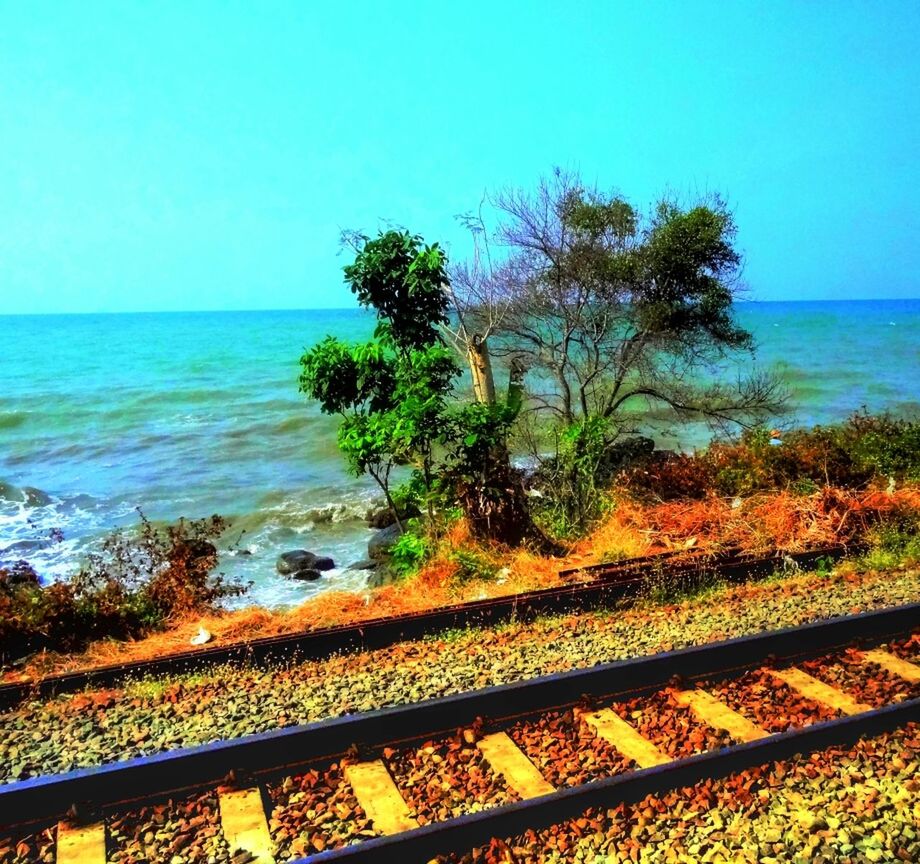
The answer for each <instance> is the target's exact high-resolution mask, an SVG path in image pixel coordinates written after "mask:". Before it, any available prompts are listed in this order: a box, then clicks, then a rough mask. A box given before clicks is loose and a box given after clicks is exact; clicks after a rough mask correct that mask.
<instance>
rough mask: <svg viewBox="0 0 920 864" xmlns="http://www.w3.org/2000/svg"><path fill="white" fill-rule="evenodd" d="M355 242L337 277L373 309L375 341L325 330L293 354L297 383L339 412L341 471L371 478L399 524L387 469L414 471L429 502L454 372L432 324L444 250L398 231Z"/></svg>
mask: <svg viewBox="0 0 920 864" xmlns="http://www.w3.org/2000/svg"><path fill="white" fill-rule="evenodd" d="M356 245H357V249H356V256H355V260H354V262H353V263H352V264H349V265H348V266H346V267H345V268H344V272H345V281H346V282H347V283H348V284H349V286H350V287H351V290H352V291H353V292H354V294H355V296H356V297H357V298H358V302H359V303H360V304H361V305H362V306H365V307H371V308H373V309H374V310H375V312H376V313H377V327H376V329H375V331H374V337H375V338H374V339H373V340H371V341H369V342H366V343H362V344H349V343H346V342H343V341H341V340H339V339H336V338H335V337H332V336H328V337H326V339H324V340H323V341H322V342H320V343H319V344H318V345H315V346H314V347H313V348H311V349H310V350H308V351H307V352H306V353H305V354H304V355H303V357H302V358H301V375H300V389H301V391H302V392H303V393H305V394H307V395H308V396H309V397H310V398H312V399H316V400H317V401H318V402H319V403H320V408H321V410H322V411H323V412H324V413H326V414H339V415H340V416H341V418H342V422H341V423H340V425H339V433H338V442H339V447H340V449H341V450H342V452H343V453H344V455H345V457H346V459H347V461H348V465H349V468H350V469H351V470H352V471H353V472H354V473H355V474H356V475H359V476H360V475H362V474H368V475H370V476H371V477H372V478H373V479H374V480H375V481H376V482H377V484H378V485H379V486H380V488H381V490H382V491H383V493H384V495H385V497H386V499H387V503H388V504H389V506H390V508H391V509H392V511H393V515H394V517H395V518H396V520H397V522H398V523H399V524H400V527H402V523H401V521H400V514H399V512H398V508H397V507H396V503H395V502H394V500H393V495H392V491H391V488H390V478H391V472H392V470H393V468H394V467H395V466H396V465H411V466H413V467H414V468H415V469H417V470H418V471H419V473H420V475H421V477H422V479H423V482H424V487H425V489H426V491H427V493H428V494H427V497H428V499H429V508H430V506H431V505H430V499H431V492H432V489H433V486H434V483H435V472H434V465H435V459H436V447H437V445H438V443H439V442H440V441H441V440H443V438H444V435H445V433H446V432H447V430H448V420H447V411H446V409H447V402H446V398H447V395H448V394H449V393H450V391H451V387H452V383H453V380H454V378H455V377H456V376H457V375H458V374H459V369H458V367H457V365H456V363H455V362H454V359H453V356H452V354H451V353H450V351H449V350H448V349H447V347H446V346H445V345H444V342H443V340H442V338H441V335H440V331H439V329H438V328H439V325H440V324H441V323H442V322H444V321H445V320H446V308H447V304H446V298H445V295H444V292H443V290H442V288H441V285H442V282H443V281H444V280H446V278H447V277H446V273H445V270H444V267H445V257H444V254H443V252H442V251H441V249H440V248H439V247H438V245H437V244H433V245H431V246H428V245H425V244H424V243H423V242H422V239H421V238H420V237H418V236H417V235H413V234H410V233H409V232H407V231H395V230H391V231H387V232H385V233H382V234H380V235H379V236H378V237H377V238H375V239H373V240H372V239H370V238H368V237H364V236H360V235H359V236H358V237H357V238H356ZM430 512H431V511H430V509H429V513H430Z"/></svg>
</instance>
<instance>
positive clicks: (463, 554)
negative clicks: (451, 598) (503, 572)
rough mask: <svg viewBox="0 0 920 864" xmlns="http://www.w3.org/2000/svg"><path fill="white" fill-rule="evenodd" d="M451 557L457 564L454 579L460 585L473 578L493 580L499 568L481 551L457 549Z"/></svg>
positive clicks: (471, 580) (496, 576) (473, 579)
mask: <svg viewBox="0 0 920 864" xmlns="http://www.w3.org/2000/svg"><path fill="white" fill-rule="evenodd" d="M451 558H452V559H453V562H454V563H455V564H456V565H457V570H456V572H455V573H454V580H455V581H456V582H457V583H458V584H460V585H465V584H466V583H467V582H473V581H475V580H479V581H482V582H494V581H495V580H496V579H497V578H498V573H499V569H500V568H499V567H498V565H497V564H495V562H493V561H490V560H489V559H488V558H487V557H486V556H485V555H483V554H482V553H481V552H475V551H472V550H467V549H457V550H455V551H454V553H453V554H452V555H451Z"/></svg>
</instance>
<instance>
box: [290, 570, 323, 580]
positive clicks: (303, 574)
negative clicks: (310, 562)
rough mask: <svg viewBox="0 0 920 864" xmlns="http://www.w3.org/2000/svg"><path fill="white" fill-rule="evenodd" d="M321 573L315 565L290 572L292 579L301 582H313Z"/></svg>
mask: <svg viewBox="0 0 920 864" xmlns="http://www.w3.org/2000/svg"><path fill="white" fill-rule="evenodd" d="M322 575H323V574H322V573H320V572H319V570H317V569H316V568H315V567H305V568H304V569H303V570H298V571H297V572H296V573H292V574H291V578H292V579H299V580H301V581H303V582H315V581H316V580H317V579H319V578H320V577H321V576H322Z"/></svg>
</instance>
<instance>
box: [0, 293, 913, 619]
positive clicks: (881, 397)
mask: <svg viewBox="0 0 920 864" xmlns="http://www.w3.org/2000/svg"><path fill="white" fill-rule="evenodd" d="M738 318H739V321H740V323H741V324H742V325H743V326H745V327H747V328H748V329H750V330H751V331H752V332H753V333H754V335H755V338H756V339H757V342H758V345H759V350H758V354H757V365H758V366H760V367H763V368H767V369H775V370H777V371H779V372H780V373H781V374H782V376H783V377H784V378H785V379H786V381H787V382H788V384H789V386H790V388H791V390H792V393H793V398H794V407H795V409H796V420H797V421H798V422H801V423H806V424H811V423H825V422H832V421H836V420H841V419H843V418H845V417H846V416H847V415H849V414H850V413H852V412H853V411H854V410H856V409H859V408H861V407H866V408H867V409H868V410H871V411H878V410H883V409H891V410H894V411H899V412H906V413H920V300H900V301H840V302H801V303H742V304H739V306H738ZM372 329H373V319H372V318H371V317H370V316H369V315H368V314H367V313H366V312H363V311H360V310H338V311H327V310H322V311H318V310H306V311H271V312H208V313H155V314H131V315H61V316H55V315H47V316H0V333H2V334H3V346H4V347H3V350H2V352H0V561H3V560H15V559H18V558H26V559H28V560H30V561H32V562H33V563H34V564H35V566H36V568H37V569H38V570H39V572H40V574H41V575H42V576H43V577H46V578H54V577H55V576H58V575H61V574H64V573H67V572H69V571H70V570H72V569H74V567H75V566H76V564H77V562H78V561H79V558H80V556H81V555H83V554H85V552H86V550H87V549H90V548H92V546H93V544H94V543H98V541H99V538H100V537H101V536H103V535H104V534H105V533H107V532H108V531H109V530H111V529H112V528H113V527H117V526H122V525H130V524H133V523H135V522H136V521H137V513H136V508H138V507H141V508H143V511H144V513H145V514H146V515H147V516H148V517H149V518H151V519H156V520H160V519H170V520H171V519H176V518H178V517H179V516H186V517H192V518H195V517H201V516H207V515H210V514H212V513H220V514H221V515H223V516H226V517H227V518H229V519H230V520H231V522H232V523H233V525H232V528H231V530H230V531H229V532H228V533H227V535H226V536H225V537H224V538H222V541H221V546H222V547H224V549H225V550H226V551H224V553H223V557H222V567H221V569H222V570H223V571H224V572H226V573H227V574H228V575H232V576H238V577H240V578H242V579H244V580H246V581H249V580H251V581H252V582H253V583H254V585H253V588H252V590H251V591H250V594H249V595H248V598H247V600H246V602H258V603H262V604H265V605H269V606H280V605H286V604H290V603H294V602H298V601H300V600H303V599H305V598H306V597H308V596H310V595H311V594H313V593H316V592H317V591H321V590H325V589H327V588H330V587H335V588H346V589H359V588H361V587H363V585H364V582H365V578H366V574H364V573H360V572H355V571H351V572H349V571H348V570H347V569H346V567H347V565H348V564H349V563H351V562H353V561H355V560H357V559H360V558H362V557H364V553H365V547H366V543H367V540H368V539H369V537H370V536H371V533H372V532H371V531H370V530H369V529H368V528H367V527H366V525H365V523H364V521H363V516H364V514H365V512H366V511H367V509H368V507H369V505H370V504H371V503H372V502H373V501H375V500H376V499H377V497H378V496H377V492H376V490H375V487H374V486H373V484H372V483H371V482H370V481H369V480H367V479H366V478H362V479H357V478H354V477H351V476H349V475H348V473H347V472H346V470H345V466H344V463H343V461H342V459H341V456H340V454H339V452H338V449H337V447H336V441H335V428H336V423H335V420H334V418H329V417H324V416H322V415H321V414H320V413H319V410H318V409H317V407H316V406H315V405H313V404H310V403H308V402H307V401H306V400H305V398H304V397H303V396H302V395H301V394H299V393H298V389H297V378H298V373H299V365H298V358H299V357H300V355H301V353H302V352H303V349H304V348H305V347H307V346H310V345H312V344H313V343H315V342H317V341H318V340H320V339H321V338H322V337H323V336H324V335H326V334H327V333H333V334H335V335H337V336H340V337H343V338H346V339H362V338H365V337H367V336H368V335H369V334H370V333H371V331H372ZM730 374H731V373H730ZM701 435H702V433H701V431H700V430H699V429H698V428H693V429H690V430H687V431H685V432H679V433H678V434H677V438H676V440H669V441H668V442H667V444H668V445H669V446H681V447H685V448H690V447H693V446H699V445H701V444H703V443H705V442H704V440H703V439H702V437H701ZM24 489H26V490H27V491H23V490H24ZM28 490H34V491H28ZM52 529H60V531H61V532H63V538H64V539H63V542H54V543H53V542H50V541H49V532H50V531H51V530H52ZM293 548H309V549H311V550H313V551H316V552H318V553H323V554H328V555H331V556H332V557H333V558H334V559H335V560H336V562H337V563H338V564H340V565H341V566H340V567H339V568H338V569H336V570H334V571H332V572H331V573H330V574H328V575H327V576H325V577H324V578H323V579H322V580H320V581H318V582H316V583H298V582H293V581H291V580H289V579H286V578H284V577H282V576H279V575H278V574H277V573H276V572H275V560H276V558H277V556H278V554H280V553H281V552H282V551H285V550H288V549H293Z"/></svg>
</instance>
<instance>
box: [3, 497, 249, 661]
mask: <svg viewBox="0 0 920 864" xmlns="http://www.w3.org/2000/svg"><path fill="white" fill-rule="evenodd" d="M140 515H141V525H140V527H139V529H138V530H137V531H135V532H130V533H127V532H124V531H116V532H114V533H112V534H111V535H109V536H108V537H107V538H106V539H105V540H104V541H103V543H102V547H101V550H100V552H98V553H96V554H93V555H90V556H89V558H88V559H87V561H86V562H85V563H84V565H83V566H82V567H81V568H80V570H79V571H78V572H77V573H75V574H74V575H73V576H71V577H70V578H69V579H66V580H62V581H58V582H53V583H51V584H50V585H47V586H46V587H42V586H41V584H40V583H39V580H38V578H37V576H36V575H35V572H34V570H32V568H31V567H29V566H28V564H26V562H18V563H17V564H14V565H10V566H7V567H4V568H0V658H2V659H3V661H4V662H5V661H7V660H9V659H10V658H13V657H17V656H22V655H24V654H27V653H29V652H31V651H35V650H41V649H48V650H63V651H75V650H79V649H81V648H83V647H85V646H86V645H87V644H88V643H89V642H91V641H93V640H94V639H101V638H122V639H124V638H135V637H138V636H142V635H144V634H145V633H148V632H150V631H151V630H155V629H157V628H161V627H163V626H164V625H165V624H166V622H167V621H169V620H170V619H171V618H176V617H181V616H184V615H189V614H193V613H196V612H202V611H206V610H210V609H212V608H214V606H215V604H216V603H217V602H218V601H219V600H221V599H223V598H224V597H229V596H234V595H238V594H241V593H242V592H243V591H245V590H246V589H245V587H244V586H241V585H239V584H236V583H228V582H227V581H226V580H225V579H224V577H223V576H222V575H213V572H212V571H213V570H214V568H215V567H216V566H217V564H218V553H217V548H216V547H215V546H214V544H213V542H211V541H212V540H214V539H216V538H217V537H218V536H219V535H220V534H221V533H222V532H223V531H224V530H225V528H226V527H227V523H226V522H225V520H223V519H222V518H220V517H219V516H212V517H211V518H209V519H199V520H185V519H180V520H179V522H178V523H176V524H175V525H168V526H165V527H162V528H158V527H156V526H154V525H153V524H152V523H151V522H149V521H148V520H147V519H146V518H145V517H144V515H143V514H142V513H141V514H140Z"/></svg>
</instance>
